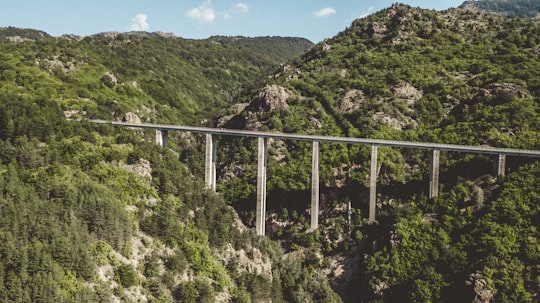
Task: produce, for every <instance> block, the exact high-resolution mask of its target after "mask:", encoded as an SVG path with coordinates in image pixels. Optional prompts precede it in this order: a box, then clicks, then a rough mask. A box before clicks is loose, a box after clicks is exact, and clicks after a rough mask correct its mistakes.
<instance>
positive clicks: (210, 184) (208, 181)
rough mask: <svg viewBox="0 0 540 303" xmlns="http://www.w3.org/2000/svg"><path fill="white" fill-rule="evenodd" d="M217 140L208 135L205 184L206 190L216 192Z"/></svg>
mask: <svg viewBox="0 0 540 303" xmlns="http://www.w3.org/2000/svg"><path fill="white" fill-rule="evenodd" d="M216 158H217V145H216V138H215V137H214V136H212V134H206V157H205V162H204V163H205V164H204V183H205V185H206V188H208V189H211V190H213V191H216Z"/></svg>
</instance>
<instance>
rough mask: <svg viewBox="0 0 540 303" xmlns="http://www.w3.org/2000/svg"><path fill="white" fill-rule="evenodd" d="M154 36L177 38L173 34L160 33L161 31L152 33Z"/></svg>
mask: <svg viewBox="0 0 540 303" xmlns="http://www.w3.org/2000/svg"><path fill="white" fill-rule="evenodd" d="M154 34H156V36H158V37H163V38H177V36H176V35H175V34H174V33H171V32H169V33H165V32H161V31H157V32H154Z"/></svg>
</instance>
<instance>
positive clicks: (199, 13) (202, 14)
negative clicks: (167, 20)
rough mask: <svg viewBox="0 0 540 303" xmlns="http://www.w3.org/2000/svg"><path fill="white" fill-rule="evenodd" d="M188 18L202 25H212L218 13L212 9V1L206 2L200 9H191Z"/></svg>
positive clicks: (187, 14)
mask: <svg viewBox="0 0 540 303" xmlns="http://www.w3.org/2000/svg"><path fill="white" fill-rule="evenodd" d="M186 16H188V17H190V18H191V19H194V20H197V21H199V22H201V23H211V22H213V21H214V20H215V19H216V12H215V11H214V8H213V7H212V3H211V2H210V1H206V2H204V3H203V4H201V5H200V6H199V7H195V8H192V9H190V10H189V11H188V12H187V13H186Z"/></svg>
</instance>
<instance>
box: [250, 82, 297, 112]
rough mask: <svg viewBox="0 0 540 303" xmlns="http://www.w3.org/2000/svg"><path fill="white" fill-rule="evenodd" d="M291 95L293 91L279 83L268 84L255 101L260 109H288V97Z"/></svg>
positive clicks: (256, 106)
mask: <svg viewBox="0 0 540 303" xmlns="http://www.w3.org/2000/svg"><path fill="white" fill-rule="evenodd" d="M290 97H291V92H289V91H288V90H287V89H285V88H284V87H282V86H279V85H275V84H273V85H267V86H266V87H265V88H264V89H263V90H262V91H261V92H260V93H259V96H258V99H257V100H256V101H255V108H256V109H257V110H259V111H271V110H276V109H287V108H288V107H289V104H287V99H289V98H290Z"/></svg>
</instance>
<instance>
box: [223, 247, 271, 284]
mask: <svg viewBox="0 0 540 303" xmlns="http://www.w3.org/2000/svg"><path fill="white" fill-rule="evenodd" d="M221 257H222V258H223V260H225V262H227V263H229V262H231V261H236V262H237V263H238V264H237V265H238V271H239V272H248V273H250V274H256V275H264V276H266V277H268V278H269V279H272V263H271V262H270V260H268V259H266V258H265V257H264V256H263V255H262V253H261V251H260V250H259V249H258V248H254V247H253V248H251V249H250V251H249V252H246V250H244V249H240V250H235V249H234V247H233V246H232V245H231V244H230V243H229V244H227V247H226V248H225V250H223V252H222V254H221Z"/></svg>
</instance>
